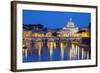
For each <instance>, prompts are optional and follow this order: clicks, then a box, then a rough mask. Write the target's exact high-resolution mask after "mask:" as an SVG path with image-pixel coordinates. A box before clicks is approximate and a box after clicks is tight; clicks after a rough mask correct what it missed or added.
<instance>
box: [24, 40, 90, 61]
mask: <svg viewBox="0 0 100 73" xmlns="http://www.w3.org/2000/svg"><path fill="white" fill-rule="evenodd" d="M32 44H33V45H31V47H30V48H29V49H28V50H27V49H24V50H23V62H24V63H27V62H40V61H61V60H87V59H90V56H91V54H90V48H89V46H88V45H85V44H75V43H72V42H71V43H68V42H65V41H61V42H58V43H57V42H54V41H53V42H52V41H49V42H45V43H43V41H42V42H41V41H40V42H33V43H32Z"/></svg>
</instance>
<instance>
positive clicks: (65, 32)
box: [59, 18, 79, 37]
mask: <svg viewBox="0 0 100 73" xmlns="http://www.w3.org/2000/svg"><path fill="white" fill-rule="evenodd" d="M78 31H79V28H78V27H75V24H74V22H73V21H72V18H70V20H69V21H68V23H67V25H66V26H65V27H63V28H62V29H61V30H60V32H59V33H60V35H59V36H63V37H74V36H78V35H77V34H76V33H77V32H78Z"/></svg>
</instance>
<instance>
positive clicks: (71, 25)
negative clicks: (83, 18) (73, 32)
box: [67, 18, 75, 28]
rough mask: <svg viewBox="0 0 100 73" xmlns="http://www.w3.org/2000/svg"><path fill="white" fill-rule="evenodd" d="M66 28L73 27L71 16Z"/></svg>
mask: <svg viewBox="0 0 100 73" xmlns="http://www.w3.org/2000/svg"><path fill="white" fill-rule="evenodd" d="M67 28H75V25H74V22H73V21H72V18H70V19H69V21H68V23H67Z"/></svg>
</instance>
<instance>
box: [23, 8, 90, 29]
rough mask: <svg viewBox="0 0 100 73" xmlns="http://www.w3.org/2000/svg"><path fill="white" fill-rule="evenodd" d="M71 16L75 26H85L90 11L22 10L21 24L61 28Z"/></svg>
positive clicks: (87, 22)
mask: <svg viewBox="0 0 100 73" xmlns="http://www.w3.org/2000/svg"><path fill="white" fill-rule="evenodd" d="M70 18H72V20H73V22H74V23H75V26H76V27H87V26H88V24H89V22H90V21H91V14H90V13H80V12H79V13H78V12H77V13H76V12H55V11H34V10H23V24H42V25H44V27H47V28H62V27H64V26H65V25H67V23H68V21H69V19H70Z"/></svg>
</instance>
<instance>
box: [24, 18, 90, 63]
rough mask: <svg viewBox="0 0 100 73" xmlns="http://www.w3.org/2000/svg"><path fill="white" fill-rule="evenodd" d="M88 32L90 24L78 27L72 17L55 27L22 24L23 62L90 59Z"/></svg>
mask: <svg viewBox="0 0 100 73" xmlns="http://www.w3.org/2000/svg"><path fill="white" fill-rule="evenodd" d="M90 33H91V31H90V26H89V27H81V28H79V27H78V26H77V24H76V23H75V22H74V20H73V18H69V20H68V22H66V24H65V26H64V27H62V28H57V29H50V28H46V27H44V25H42V24H29V25H25V24H23V51H22V53H23V62H39V61H61V60H66V61H67V60H87V59H90V58H91V49H90V48H91V47H90V45H91V44H90V42H91V41H90V39H91V37H90Z"/></svg>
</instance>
